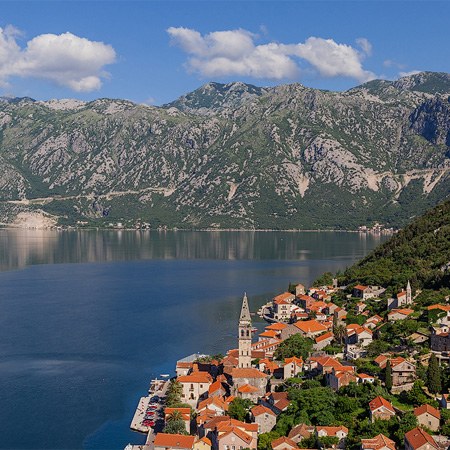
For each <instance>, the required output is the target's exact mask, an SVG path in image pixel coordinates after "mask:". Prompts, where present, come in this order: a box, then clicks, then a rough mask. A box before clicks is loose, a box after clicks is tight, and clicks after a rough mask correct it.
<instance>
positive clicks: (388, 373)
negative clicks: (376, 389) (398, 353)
mask: <svg viewBox="0 0 450 450" xmlns="http://www.w3.org/2000/svg"><path fill="white" fill-rule="evenodd" d="M384 382H385V384H386V389H388V390H389V391H390V390H391V389H392V367H391V361H389V360H388V362H387V363H386V373H385V376H384Z"/></svg>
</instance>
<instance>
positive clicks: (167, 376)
mask: <svg viewBox="0 0 450 450" xmlns="http://www.w3.org/2000/svg"><path fill="white" fill-rule="evenodd" d="M161 376H162V377H163V378H169V377H170V375H169V374H168V373H162V374H161Z"/></svg>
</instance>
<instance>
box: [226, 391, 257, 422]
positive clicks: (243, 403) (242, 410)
mask: <svg viewBox="0 0 450 450" xmlns="http://www.w3.org/2000/svg"><path fill="white" fill-rule="evenodd" d="M252 405H253V403H252V402H251V400H249V399H246V398H245V399H244V398H240V397H236V398H235V399H234V400H233V401H232V402H231V403H230V406H229V407H228V415H229V416H230V417H232V418H233V419H237V420H240V421H241V422H243V421H244V420H245V419H246V417H247V414H248V410H249V409H250V407H251V406H252Z"/></svg>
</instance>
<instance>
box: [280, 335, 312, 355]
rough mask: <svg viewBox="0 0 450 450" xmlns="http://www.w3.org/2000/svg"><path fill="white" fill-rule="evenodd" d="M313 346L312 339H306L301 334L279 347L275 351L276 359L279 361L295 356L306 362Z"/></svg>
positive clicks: (290, 338)
mask: <svg viewBox="0 0 450 450" xmlns="http://www.w3.org/2000/svg"><path fill="white" fill-rule="evenodd" d="M313 344H314V342H313V341H312V340H311V339H309V338H305V337H303V336H301V335H300V334H294V335H292V336H291V337H289V338H287V339H285V340H284V341H283V342H282V343H281V344H280V345H279V346H278V348H277V349H276V350H275V353H274V357H275V359H277V360H279V361H283V360H284V359H285V358H291V357H293V356H296V357H297V358H300V357H302V358H303V359H304V360H305V359H306V358H307V357H308V355H309V354H310V353H311V350H312V347H313Z"/></svg>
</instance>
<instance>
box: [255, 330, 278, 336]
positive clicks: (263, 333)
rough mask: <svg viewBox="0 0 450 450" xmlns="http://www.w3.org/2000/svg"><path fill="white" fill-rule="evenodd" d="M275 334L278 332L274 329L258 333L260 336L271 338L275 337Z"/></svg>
mask: <svg viewBox="0 0 450 450" xmlns="http://www.w3.org/2000/svg"><path fill="white" fill-rule="evenodd" d="M277 334H278V333H277V332H276V331H275V330H267V331H264V332H262V333H260V334H259V335H260V336H261V337H271V338H273V337H276V335H277Z"/></svg>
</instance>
